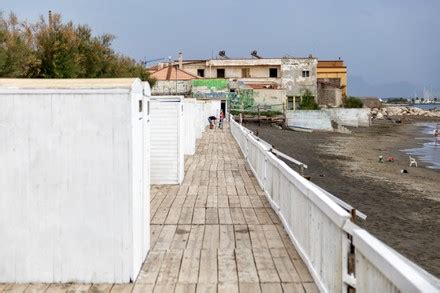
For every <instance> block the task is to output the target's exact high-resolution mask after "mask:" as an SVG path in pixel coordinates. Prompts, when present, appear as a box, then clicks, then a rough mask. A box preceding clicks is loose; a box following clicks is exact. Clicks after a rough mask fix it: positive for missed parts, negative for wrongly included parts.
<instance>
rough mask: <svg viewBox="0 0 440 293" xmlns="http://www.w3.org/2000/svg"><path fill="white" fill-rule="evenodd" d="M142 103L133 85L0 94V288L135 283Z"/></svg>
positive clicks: (140, 225) (142, 220)
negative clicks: (5, 284) (32, 284)
mask: <svg viewBox="0 0 440 293" xmlns="http://www.w3.org/2000/svg"><path fill="white" fill-rule="evenodd" d="M141 99H142V84H141V82H140V80H135V81H134V83H133V87H132V89H131V93H130V90H129V89H105V90H98V89H97V90H95V89H94V90H87V89H81V90H78V91H76V90H74V89H72V90H62V89H60V90H59V89H56V90H47V89H44V88H42V89H37V90H26V91H21V90H20V89H15V90H12V91H10V92H8V90H5V89H4V88H1V89H0V162H1V168H0V191H1V195H0V239H1V240H0V283H1V282H49V283H50V282H86V283H113V282H118V283H119V282H129V281H130V280H135V279H136V277H137V274H138V272H139V270H140V266H141V264H142V261H143V259H144V256H145V255H146V254H147V251H148V247H149V246H148V243H145V242H144V241H146V238H145V237H144V236H143V235H145V234H144V233H143V232H144V231H142V230H143V229H144V228H145V226H146V225H148V224H149V222H146V220H147V218H146V215H147V211H146V210H145V206H143V205H142V201H143V200H144V201H146V200H148V201H149V198H148V199H147V198H145V195H143V190H145V188H146V186H145V185H144V182H143V175H142V174H143V171H142V169H143V157H142V145H143V143H142V142H143V139H142V113H139V112H138V105H139V100H141ZM144 126H145V125H144ZM146 127H148V126H146ZM147 221H149V216H148V220H147Z"/></svg>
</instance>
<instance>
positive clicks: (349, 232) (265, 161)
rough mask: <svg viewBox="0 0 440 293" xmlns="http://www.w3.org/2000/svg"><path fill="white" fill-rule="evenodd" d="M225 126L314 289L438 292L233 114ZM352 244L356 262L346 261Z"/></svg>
mask: <svg viewBox="0 0 440 293" xmlns="http://www.w3.org/2000/svg"><path fill="white" fill-rule="evenodd" d="M230 129H231V132H232V135H233V136H234V138H235V140H236V141H237V143H238V145H239V146H240V149H241V151H242V152H243V155H244V157H245V158H246V160H247V162H248V163H249V166H250V168H251V170H252V172H253V173H254V175H255V177H256V178H257V180H258V183H259V184H260V186H261V188H262V189H263V190H264V191H265V193H266V196H267V198H268V200H269V201H270V203H271V205H272V207H273V209H274V210H275V211H276V212H277V214H278V215H279V217H280V219H281V221H282V223H283V225H284V227H285V229H286V231H287V232H288V234H289V237H290V239H291V240H292V242H293V243H294V245H295V247H296V249H297V250H298V253H299V254H300V256H301V258H302V259H303V261H304V262H305V263H306V265H307V267H308V269H309V271H310V273H311V275H312V276H313V279H314V280H315V282H316V284H317V286H318V287H319V289H320V291H322V292H347V289H348V288H349V287H353V288H356V289H357V292H395V291H396V289H397V290H401V291H404V292H438V290H439V288H438V287H437V286H438V283H437V282H438V279H436V278H435V277H433V276H431V275H429V274H428V273H427V272H425V271H423V270H422V269H421V268H418V267H417V266H416V265H415V264H412V263H411V262H410V261H409V260H407V259H405V258H404V257H402V256H401V255H400V254H398V253H397V252H395V251H394V250H392V249H391V248H389V247H388V246H386V245H385V244H384V243H382V242H380V241H379V240H377V239H376V238H374V237H373V236H372V235H370V234H368V232H366V231H365V230H363V229H361V228H359V227H358V226H356V225H355V224H353V223H352V221H351V214H350V213H349V212H348V211H346V210H344V209H343V208H342V207H341V206H340V205H338V204H337V202H335V200H334V198H331V197H330V196H329V193H328V192H326V191H325V190H323V189H321V188H319V187H318V186H316V185H315V184H313V183H312V182H310V181H308V180H307V179H305V178H304V177H302V176H301V175H300V174H299V173H297V172H295V171H293V170H292V169H291V168H290V167H289V166H288V165H287V164H286V163H285V162H283V161H281V160H280V159H278V158H277V157H276V156H275V155H274V154H273V153H272V152H271V146H270V145H269V144H267V143H265V142H263V141H259V139H258V138H257V137H255V136H254V135H253V133H252V132H251V131H250V130H248V129H246V128H245V127H243V126H241V125H240V124H238V123H237V122H235V121H234V119H233V117H231V119H230ZM353 239H354V241H352V240H353ZM353 246H354V248H355V249H354V251H355V260H356V265H354V263H353V261H351V262H349V259H353V258H352V256H353V255H352V254H351V251H352V250H353V249H351V248H353ZM396 260H400V262H398V261H396ZM349 263H351V264H350V265H349ZM402 263H404V264H406V266H405V268H404V269H402V267H403V266H402V265H401V264H402ZM384 264H387V265H386V266H385V265H384ZM381 278H382V279H381ZM381 281H383V282H381ZM373 283H374V284H373Z"/></svg>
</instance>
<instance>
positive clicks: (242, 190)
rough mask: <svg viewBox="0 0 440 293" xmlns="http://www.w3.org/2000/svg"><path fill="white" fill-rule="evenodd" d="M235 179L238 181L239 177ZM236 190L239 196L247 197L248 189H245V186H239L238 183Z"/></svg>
mask: <svg viewBox="0 0 440 293" xmlns="http://www.w3.org/2000/svg"><path fill="white" fill-rule="evenodd" d="M235 179H237V177H236V178H235ZM243 183H244V182H243ZM235 188H236V189H237V195H238V196H247V193H246V189H245V188H244V185H241V184H237V182H236V185H235Z"/></svg>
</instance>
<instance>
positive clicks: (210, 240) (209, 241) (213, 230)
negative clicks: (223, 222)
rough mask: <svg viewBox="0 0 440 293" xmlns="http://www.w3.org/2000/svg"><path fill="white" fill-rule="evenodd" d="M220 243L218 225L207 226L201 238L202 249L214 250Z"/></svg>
mask: <svg viewBox="0 0 440 293" xmlns="http://www.w3.org/2000/svg"><path fill="white" fill-rule="evenodd" d="M219 242H220V227H219V225H207V226H206V227H205V237H204V238H203V249H210V250H215V249H217V248H218V246H219Z"/></svg>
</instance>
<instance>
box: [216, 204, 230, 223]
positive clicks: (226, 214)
mask: <svg viewBox="0 0 440 293" xmlns="http://www.w3.org/2000/svg"><path fill="white" fill-rule="evenodd" d="M218 218H219V223H220V224H226V225H230V224H232V217H231V212H230V210H229V209H228V208H219V209H218Z"/></svg>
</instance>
